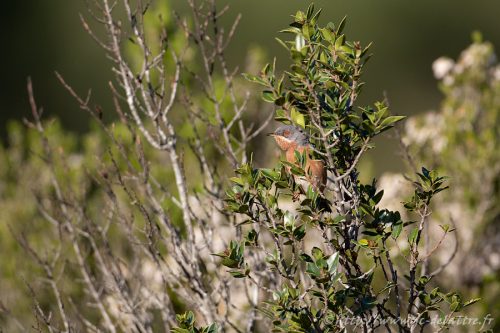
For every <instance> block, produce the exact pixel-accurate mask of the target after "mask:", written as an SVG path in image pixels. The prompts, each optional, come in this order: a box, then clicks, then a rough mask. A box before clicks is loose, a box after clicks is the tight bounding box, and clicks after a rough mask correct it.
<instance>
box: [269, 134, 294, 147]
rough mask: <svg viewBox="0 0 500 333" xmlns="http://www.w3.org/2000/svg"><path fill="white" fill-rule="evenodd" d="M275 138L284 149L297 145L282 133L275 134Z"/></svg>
mask: <svg viewBox="0 0 500 333" xmlns="http://www.w3.org/2000/svg"><path fill="white" fill-rule="evenodd" d="M274 140H275V141H276V143H277V144H278V146H279V147H280V148H281V149H282V150H288V149H290V147H292V145H296V144H295V142H293V141H291V140H289V139H287V138H285V137H283V136H280V135H275V136H274Z"/></svg>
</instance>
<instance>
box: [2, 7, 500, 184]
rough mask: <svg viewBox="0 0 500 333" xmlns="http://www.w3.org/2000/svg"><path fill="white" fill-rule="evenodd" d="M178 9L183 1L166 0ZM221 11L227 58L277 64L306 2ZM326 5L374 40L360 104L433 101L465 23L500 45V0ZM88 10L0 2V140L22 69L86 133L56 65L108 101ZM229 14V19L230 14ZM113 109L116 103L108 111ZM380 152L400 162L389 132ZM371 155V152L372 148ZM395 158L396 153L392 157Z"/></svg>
mask: <svg viewBox="0 0 500 333" xmlns="http://www.w3.org/2000/svg"><path fill="white" fill-rule="evenodd" d="M170 2H171V7H173V8H174V9H175V10H177V11H179V12H181V13H182V12H183V11H185V10H187V7H186V5H185V4H184V1H182V0H170ZM228 2H230V6H231V9H230V13H229V15H226V16H225V19H226V20H229V19H230V18H234V17H235V16H236V15H237V14H238V13H241V14H242V19H241V22H240V26H239V29H238V33H237V35H236V39H235V40H234V42H233V44H232V47H230V49H229V53H228V56H229V59H230V61H231V62H232V64H233V65H238V63H239V61H240V60H241V59H244V56H245V55H246V52H247V50H248V48H249V47H253V46H256V45H257V46H260V47H262V48H263V49H264V51H265V56H266V58H267V59H266V60H268V61H270V60H272V57H273V56H274V55H276V56H277V58H278V66H281V68H283V67H284V66H286V65H287V64H288V59H287V55H286V54H285V51H284V50H282V49H281V46H279V44H278V43H277V42H276V41H275V40H274V37H275V36H277V32H278V31H279V30H280V29H282V28H283V27H285V26H286V25H287V24H288V23H289V19H290V17H289V15H290V14H292V13H294V12H295V11H296V10H298V9H301V8H304V7H305V6H306V4H305V2H304V1H299V0H272V1H269V0H252V1H245V0H233V1H220V4H221V6H222V5H224V4H226V3H228ZM315 4H316V6H317V7H321V8H323V9H324V14H323V15H322V18H321V20H322V21H323V22H327V21H334V22H338V21H339V20H340V19H342V17H344V16H347V17H348V22H349V24H348V25H347V30H346V33H347V35H348V37H349V38H350V39H354V40H360V41H361V42H362V43H363V44H365V45H366V44H367V43H369V42H373V43H374V44H373V48H372V52H373V53H374V56H373V57H372V59H370V62H369V63H368V66H367V67H366V71H365V76H364V79H365V81H366V82H367V83H368V84H367V85H366V86H365V90H364V92H363V95H362V97H361V102H362V103H363V104H368V103H371V102H373V101H375V100H380V99H382V98H383V96H384V94H386V96H387V97H388V98H389V101H390V104H391V107H392V112H393V113H394V114H403V115H412V114H416V113H419V112H424V111H428V110H430V109H436V108H437V107H438V106H439V101H440V98H441V96H440V93H439V91H438V89H437V83H436V81H435V79H434V78H433V75H432V70H431V64H432V62H433V60H435V59H436V58H438V57H439V56H443V55H445V56H449V57H452V58H456V57H457V56H458V54H459V52H460V51H461V50H462V49H464V48H465V47H466V46H467V45H468V44H469V42H470V35H471V32H473V31H475V30H478V31H481V32H482V34H483V36H484V39H485V40H489V41H491V42H492V43H493V44H494V45H500V29H499V28H498V13H500V2H498V1H491V0H477V1H465V0H459V1H431V0H424V1H417V2H410V1H401V0H378V1H372V0H363V1H361V0H359V1H332V0H318V1H316V2H315ZM80 13H82V14H84V15H86V14H87V13H86V7H85V1H83V0H72V1H68V0H51V1H38V0H29V1H7V2H5V3H4V4H3V9H2V11H0V16H1V18H0V36H1V40H2V44H3V46H2V51H1V52H0V54H1V57H2V66H1V67H0V80H1V82H2V84H1V88H2V89H1V90H0V134H1V135H0V136H1V137H2V140H5V134H6V124H7V122H8V120H10V119H21V118H22V117H23V116H27V115H28V112H29V106H28V101H27V94H26V78H27V77H28V76H31V77H32V79H33V81H34V86H35V91H36V95H37V99H38V103H39V104H40V105H43V106H44V109H45V112H46V114H50V115H57V116H58V117H60V118H61V119H62V123H63V125H64V127H65V128H66V129H69V130H72V131H75V132H79V133H83V132H85V131H87V130H88V123H89V119H88V116H87V115H86V114H85V113H84V112H80V111H78V109H77V106H76V104H75V103H74V100H73V99H72V98H71V97H70V96H69V95H68V94H67V93H66V92H65V91H64V90H63V88H62V87H61V85H60V84H59V82H58V81H57V79H56V77H55V75H54V71H56V70H57V71H59V72H60V73H62V74H63V75H64V76H65V78H66V79H67V81H68V82H70V83H71V84H72V85H73V86H74V87H75V88H76V89H77V90H78V91H80V92H82V93H83V92H85V91H87V89H92V96H93V101H94V103H96V104H99V105H101V106H102V107H103V108H104V110H106V109H107V108H109V107H110V104H109V103H110V100H111V99H110V98H109V96H110V93H109V90H108V88H107V81H108V80H109V79H110V78H111V77H112V75H111V72H110V69H109V68H110V62H109V61H108V60H107V59H106V57H105V56H104V53H103V51H102V50H100V49H99V48H98V47H97V46H96V44H95V43H94V42H93V40H92V39H91V38H90V37H89V36H88V35H87V34H86V33H85V31H84V30H83V28H82V26H81V23H80V19H79V14H80ZM227 23H229V22H227ZM105 114H107V115H110V116H112V114H113V112H108V113H105ZM379 146H380V147H381V149H379V150H377V156H379V157H380V159H379V160H378V161H377V160H375V161H373V163H372V164H373V165H374V166H375V170H376V173H377V174H380V173H381V172H384V171H394V170H398V169H399V168H400V167H401V164H400V162H397V161H399V160H400V159H399V158H396V156H394V153H393V152H394V151H395V150H396V149H393V148H396V143H395V142H394V140H391V139H390V138H386V139H385V140H382V141H381V142H379ZM373 156H374V155H373ZM392 161H394V162H392Z"/></svg>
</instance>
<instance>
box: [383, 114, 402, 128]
mask: <svg viewBox="0 0 500 333" xmlns="http://www.w3.org/2000/svg"><path fill="white" fill-rule="evenodd" d="M404 118H406V117H405V116H389V117H386V118H384V120H383V121H382V123H381V124H380V126H381V127H387V126H389V125H392V124H394V123H397V122H398V121H400V120H402V119H404Z"/></svg>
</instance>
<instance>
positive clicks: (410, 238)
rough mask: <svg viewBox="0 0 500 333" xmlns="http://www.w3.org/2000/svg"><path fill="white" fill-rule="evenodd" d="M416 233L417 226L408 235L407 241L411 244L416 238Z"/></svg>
mask: <svg viewBox="0 0 500 333" xmlns="http://www.w3.org/2000/svg"><path fill="white" fill-rule="evenodd" d="M417 235H418V228H415V229H413V230H412V231H411V232H410V235H409V236H408V242H410V244H413V243H414V242H415V241H416V240H417Z"/></svg>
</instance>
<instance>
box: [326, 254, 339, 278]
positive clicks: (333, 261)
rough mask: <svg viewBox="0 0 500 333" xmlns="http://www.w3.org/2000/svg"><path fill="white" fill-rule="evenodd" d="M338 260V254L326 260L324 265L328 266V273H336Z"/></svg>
mask: <svg viewBox="0 0 500 333" xmlns="http://www.w3.org/2000/svg"><path fill="white" fill-rule="evenodd" d="M339 258H340V257H339V253H338V252H335V253H334V254H332V255H331V256H330V257H329V258H328V259H327V261H326V264H327V265H328V273H330V274H333V273H336V272H337V267H338V265H339Z"/></svg>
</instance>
